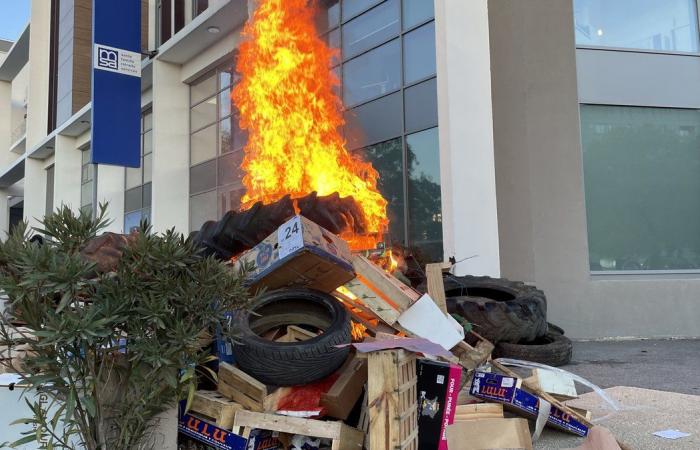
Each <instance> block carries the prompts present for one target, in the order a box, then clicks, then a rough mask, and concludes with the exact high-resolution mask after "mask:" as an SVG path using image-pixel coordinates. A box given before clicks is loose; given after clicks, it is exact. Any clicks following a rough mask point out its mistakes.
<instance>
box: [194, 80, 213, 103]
mask: <svg viewBox="0 0 700 450" xmlns="http://www.w3.org/2000/svg"><path fill="white" fill-rule="evenodd" d="M215 92H216V77H215V76H214V75H210V76H208V77H206V78H204V79H202V80H200V81H198V82H197V83H195V84H193V85H191V86H190V98H191V101H192V104H193V105H194V104H196V103H199V102H201V101H202V100H204V99H205V98H207V97H210V96H212V95H214V93H215Z"/></svg>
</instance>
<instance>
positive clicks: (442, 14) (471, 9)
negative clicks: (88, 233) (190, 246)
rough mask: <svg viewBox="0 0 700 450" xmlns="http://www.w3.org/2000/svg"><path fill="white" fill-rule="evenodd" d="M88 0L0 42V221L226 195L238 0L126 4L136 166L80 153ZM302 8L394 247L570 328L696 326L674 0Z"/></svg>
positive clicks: (685, 56) (234, 145) (685, 19)
mask: <svg viewBox="0 0 700 450" xmlns="http://www.w3.org/2000/svg"><path fill="white" fill-rule="evenodd" d="M91 3H92V2H91V0H51V1H43V0H42V1H39V0H34V1H33V2H32V9H31V20H30V23H29V25H28V26H27V28H26V29H25V30H24V32H23V33H22V35H21V36H20V37H19V39H18V40H17V41H16V42H14V43H10V42H5V41H0V229H2V231H3V232H7V231H8V230H9V229H10V227H11V226H12V225H13V224H15V223H17V222H18V221H20V220H22V219H25V220H27V221H28V222H29V223H30V225H37V223H38V222H37V221H38V220H39V219H40V218H41V217H42V216H43V215H44V214H45V213H46V212H48V211H52V210H53V209H55V208H56V207H58V206H59V205H61V204H67V205H70V206H71V207H72V208H74V209H75V210H76V211H77V210H79V209H84V210H86V211H94V210H95V207H96V203H101V202H109V217H110V219H111V220H112V222H111V224H110V227H109V228H110V231H116V232H128V231H129V230H131V229H132V228H133V227H135V226H137V225H138V224H139V222H140V221H141V220H142V219H144V218H145V219H148V220H149V221H150V222H151V223H152V224H153V226H154V229H155V230H156V231H163V230H165V229H169V228H172V227H174V228H175V229H177V230H178V231H180V232H183V233H189V232H191V231H194V230H197V229H198V228H199V227H200V226H201V224H202V223H204V221H206V220H211V219H217V218H219V217H221V216H222V215H223V214H224V213H225V212H226V211H228V210H230V209H236V208H237V207H238V205H239V201H240V198H241V196H242V195H243V193H244V188H243V185H242V183H241V179H242V175H243V174H242V171H241V169H240V165H241V161H242V158H243V147H244V146H245V143H246V134H245V131H244V130H241V129H240V128H239V118H238V113H237V111H236V108H235V105H233V104H232V101H231V98H230V93H231V90H232V89H233V87H234V86H235V85H236V83H237V82H238V81H239V75H238V74H237V73H236V71H235V61H236V52H237V48H238V45H239V44H240V42H241V39H242V38H241V30H242V27H243V25H244V23H245V21H246V20H247V19H248V17H249V15H250V14H252V11H253V8H254V7H255V1H253V0H251V1H245V0H142V23H143V26H142V42H143V44H142V47H143V52H144V59H143V62H142V100H141V103H142V115H141V125H142V126H141V162H142V164H141V167H140V168H138V169H124V168H120V167H113V166H99V167H94V166H93V165H92V164H90V150H91V147H90V120H91V114H90V108H91V104H90V89H89V87H90V61H91V53H90V52H91V44H90V39H91V22H90V16H91ZM612 3H614V4H612ZM318 4H319V11H318V14H317V20H316V22H317V23H316V26H317V29H318V32H319V35H320V36H321V37H322V38H323V39H324V40H325V41H326V42H327V43H328V44H329V45H330V46H332V47H335V48H338V49H339V51H338V52H337V55H336V56H335V57H334V58H333V60H332V61H329V70H332V71H334V73H335V74H336V75H337V77H338V79H339V80H340V81H341V84H340V86H338V90H337V93H338V95H339V96H340V97H341V98H342V100H343V104H344V105H345V111H344V116H345V121H346V125H345V127H344V130H343V132H344V136H345V139H346V141H347V145H348V149H349V150H350V151H351V152H354V153H358V154H361V155H363V156H364V157H365V158H366V159H367V160H369V161H371V162H372V163H373V164H374V166H375V168H376V169H377V170H378V171H379V173H380V177H381V178H380V185H379V188H380V190H381V191H382V194H383V195H384V196H385V198H387V200H388V201H389V208H388V214H389V218H390V221H391V228H390V230H389V236H390V239H391V241H392V242H393V243H394V244H396V245H401V246H402V247H404V248H407V249H408V250H409V251H410V252H412V253H414V254H416V255H419V256H420V258H421V259H422V260H424V261H429V260H434V261H437V260H443V259H444V260H447V259H448V258H454V259H455V260H456V261H457V265H456V268H455V271H456V273H458V274H467V273H470V274H477V275H492V276H505V277H509V278H513V279H520V280H525V281H527V282H530V283H535V284H536V285H537V286H538V287H540V288H542V289H543V290H545V292H546V293H547V295H548V299H549V303H548V308H549V310H548V313H549V320H550V321H551V322H553V323H557V324H558V325H560V326H562V327H563V328H565V329H566V330H567V334H568V335H570V336H572V337H579V338H599V337H612V336H657V337H660V336H700V325H699V324H698V323H697V321H695V320H693V319H694V318H695V317H698V315H699V314H700V304H699V302H698V301H697V300H696V299H697V298H699V297H700V238H698V237H697V236H698V233H697V230H698V228H700V207H697V206H696V205H697V203H698V200H697V199H698V198H700V182H699V181H697V180H700V177H699V176H698V175H700V139H699V137H700V113H699V112H698V111H700V88H699V87H698V86H700V84H699V83H697V80H698V79H699V78H700V44H699V42H700V33H699V31H698V6H697V2H696V0H667V1H664V2H659V1H656V0H622V1H619V2H608V1H604V0H528V1H527V2H523V1H522V0H476V1H469V2H463V1H457V0H319V1H318ZM115 131H118V130H115Z"/></svg>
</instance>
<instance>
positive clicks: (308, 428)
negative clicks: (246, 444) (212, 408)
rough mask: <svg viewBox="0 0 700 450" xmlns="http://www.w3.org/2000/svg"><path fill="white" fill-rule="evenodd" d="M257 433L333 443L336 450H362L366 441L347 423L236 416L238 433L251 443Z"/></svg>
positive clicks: (245, 413)
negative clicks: (254, 431)
mask: <svg viewBox="0 0 700 450" xmlns="http://www.w3.org/2000/svg"><path fill="white" fill-rule="evenodd" d="M255 429H258V430H270V431H278V432H280V433H288V434H301V435H303V436H310V437H318V438H323V439H330V440H331V449H332V450H362V440H363V438H364V433H363V432H362V431H360V430H358V429H356V428H353V427H350V426H348V425H345V424H344V423H343V422H331V421H323V420H315V419H302V418H300V417H288V416H280V415H277V414H265V413H256V412H252V411H238V412H237V413H236V418H235V419H234V421H233V431H234V433H237V434H239V435H241V436H243V437H244V438H246V439H247V438H248V437H250V432H251V431H253V430H255Z"/></svg>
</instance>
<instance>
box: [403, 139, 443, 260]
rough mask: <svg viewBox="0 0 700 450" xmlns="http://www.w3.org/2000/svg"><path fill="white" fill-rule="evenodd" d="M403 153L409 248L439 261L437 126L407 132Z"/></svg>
mask: <svg viewBox="0 0 700 450" xmlns="http://www.w3.org/2000/svg"><path fill="white" fill-rule="evenodd" d="M406 155H407V161H408V214H409V221H408V230H409V238H410V242H411V249H412V250H413V252H414V253H415V254H416V255H418V259H419V260H420V261H422V262H435V261H442V204H441V201H440V198H441V197H440V152H439V147H438V129H437V128H432V129H430V130H425V131H421V132H420V133H415V134H411V135H408V136H406Z"/></svg>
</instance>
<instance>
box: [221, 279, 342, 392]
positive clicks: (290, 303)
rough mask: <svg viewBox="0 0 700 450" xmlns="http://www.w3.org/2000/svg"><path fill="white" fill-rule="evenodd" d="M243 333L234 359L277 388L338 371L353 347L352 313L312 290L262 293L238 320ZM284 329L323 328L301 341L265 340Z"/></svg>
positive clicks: (324, 295) (313, 379)
mask: <svg viewBox="0 0 700 450" xmlns="http://www.w3.org/2000/svg"><path fill="white" fill-rule="evenodd" d="M236 323H237V327H238V329H237V330H236V331H237V332H238V333H239V334H238V336H237V337H236V338H235V344H234V346H233V357H234V361H235V362H236V363H237V364H238V367H239V368H240V369H241V370H243V371H244V372H246V373H247V374H248V375H250V376H252V377H253V378H255V379H257V380H259V381H261V382H262V383H265V384H267V385H274V386H294V385H301V384H308V383H312V382H314V381H317V380H320V379H322V378H325V377H326V376H328V375H330V374H331V373H333V372H335V371H336V370H337V369H338V368H339V367H340V366H341V365H342V364H343V362H344V361H345V359H346V358H347V356H348V353H349V352H350V347H349V346H345V347H341V348H338V347H337V346H338V345H342V344H350V342H351V334H350V315H349V314H348V312H347V310H346V309H345V307H343V306H342V305H341V304H340V302H338V301H337V300H336V299H335V298H333V297H332V296H331V295H328V294H325V293H323V292H320V291H315V290H311V289H280V290H277V291H273V292H269V293H267V294H265V295H263V296H262V297H261V298H260V299H259V300H258V301H256V302H255V304H254V305H252V306H251V307H250V308H249V310H248V311H246V312H244V313H241V314H240V315H239V316H238V317H237V319H236ZM285 325H298V326H305V327H311V328H315V329H318V330H321V333H320V334H319V335H318V336H316V337H314V338H311V339H308V340H306V341H301V342H274V341H271V340H267V339H264V338H263V337H261V335H263V334H264V333H265V332H266V331H269V330H272V329H274V328H276V327H280V326H285Z"/></svg>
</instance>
